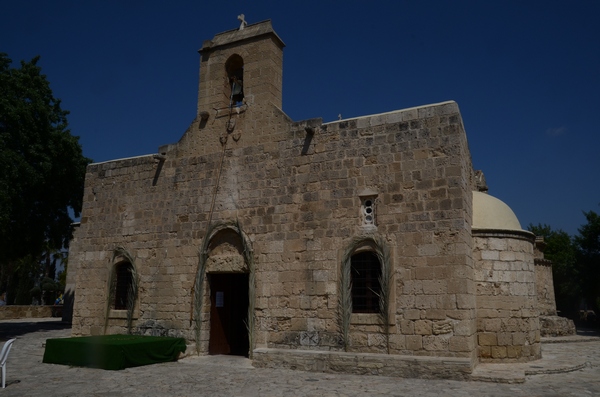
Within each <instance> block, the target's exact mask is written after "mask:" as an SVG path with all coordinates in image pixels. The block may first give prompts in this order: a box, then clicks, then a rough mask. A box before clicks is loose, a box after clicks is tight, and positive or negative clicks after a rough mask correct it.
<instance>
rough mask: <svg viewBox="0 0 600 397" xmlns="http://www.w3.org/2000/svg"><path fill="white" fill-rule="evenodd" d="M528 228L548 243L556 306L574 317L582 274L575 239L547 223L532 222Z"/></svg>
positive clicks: (545, 252)
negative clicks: (534, 223)
mask: <svg viewBox="0 0 600 397" xmlns="http://www.w3.org/2000/svg"><path fill="white" fill-rule="evenodd" d="M527 229H528V230H529V231H530V232H532V233H533V234H535V235H536V236H538V237H543V238H544V242H545V243H546V248H545V250H544V257H545V258H546V259H549V260H551V261H552V278H553V279H554V293H555V297H556V308H557V309H558V310H559V311H561V312H562V313H563V314H566V315H567V316H569V317H574V316H575V315H576V311H577V309H578V306H579V300H580V297H581V274H580V270H579V266H578V262H577V250H576V246H575V244H574V242H573V239H572V238H571V236H570V235H569V234H568V233H566V232H564V231H563V230H561V229H558V230H552V228H551V227H550V226H549V225H546V224H544V225H542V224H538V225H537V226H534V225H532V224H530V225H529V226H528V227H527Z"/></svg>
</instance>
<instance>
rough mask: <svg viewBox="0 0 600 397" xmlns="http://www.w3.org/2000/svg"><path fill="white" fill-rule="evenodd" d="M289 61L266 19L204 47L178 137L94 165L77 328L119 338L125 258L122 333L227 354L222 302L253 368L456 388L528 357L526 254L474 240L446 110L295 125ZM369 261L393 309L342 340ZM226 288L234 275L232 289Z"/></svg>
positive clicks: (77, 265)
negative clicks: (129, 292) (353, 262)
mask: <svg viewBox="0 0 600 397" xmlns="http://www.w3.org/2000/svg"><path fill="white" fill-rule="evenodd" d="M282 49H283V43H282V41H281V40H280V39H279V37H278V36H277V35H276V34H275V32H274V31H273V30H272V27H271V24H270V22H269V21H267V22H262V23H260V24H256V25H250V26H248V27H247V29H245V30H244V31H243V33H236V31H229V32H225V33H223V34H220V35H217V36H215V38H214V39H213V40H212V42H206V43H205V45H204V46H203V48H202V50H201V51H200V53H201V68H200V86H199V96H198V112H197V117H196V119H195V120H194V121H193V122H192V124H191V125H190V127H189V128H188V130H187V131H186V132H185V133H184V134H183V136H182V138H181V139H180V141H179V142H177V143H174V144H170V145H164V146H161V148H160V149H159V153H158V154H155V155H147V156H141V157H135V158H128V159H121V160H114V161H108V162H104V163H97V164H91V165H90V166H89V167H88V169H87V174H86V184H85V191H84V204H83V212H82V218H81V224H80V227H79V228H77V230H76V232H75V236H74V240H73V242H72V243H71V252H70V257H69V270H70V271H69V274H68V280H67V285H68V290H69V291H68V293H71V294H72V293H73V292H74V297H75V302H74V306H73V334H74V335H90V334H100V333H103V332H105V331H106V332H109V333H118V332H127V326H128V324H127V322H128V313H127V311H126V310H123V308H122V307H121V308H117V307H115V302H116V300H115V296H114V292H115V291H116V288H117V287H116V286H115V283H114V282H112V283H111V274H112V273H113V272H114V269H116V265H117V264H118V263H119V261H123V260H127V261H129V260H131V261H133V262H135V263H134V265H135V266H133V267H134V269H135V274H136V277H138V278H137V280H138V291H139V292H138V296H137V303H136V305H135V307H134V308H133V310H132V313H131V327H132V332H134V333H138V334H150V335H176V336H182V337H184V338H186V340H187V341H188V345H189V346H193V347H195V348H197V350H198V352H200V353H201V354H206V353H208V352H209V351H211V350H210V349H214V348H215V347H214V346H215V344H218V343H220V342H219V341H218V338H216V337H215V336H214V333H215V332H219V330H218V325H219V324H222V322H221V321H220V320H222V319H221V317H220V316H221V314H220V313H221V312H220V310H221V308H223V307H225V306H226V305H228V304H229V303H225V302H230V301H227V299H231V300H232V301H235V302H242V303H240V305H241V306H243V307H242V310H238V311H237V312H236V314H235V316H233V317H235V320H236V321H237V323H238V325H239V324H242V323H243V326H242V331H239V329H238V331H237V332H241V334H243V335H241V334H240V335H241V336H240V335H237V339H240V337H241V338H242V339H243V338H246V337H248V344H249V345H250V346H249V348H248V349H247V350H246V351H244V352H241V353H240V352H237V354H244V353H246V352H248V353H252V352H253V353H254V357H253V359H254V364H255V365H256V366H259V367H274V366H284V367H288V368H299V369H310V370H316V371H331V372H337V371H346V372H353V373H373V374H382V375H394V376H409V377H414V376H418V377H438V378H448V379H463V378H465V377H466V375H465V374H468V373H470V371H471V370H472V368H473V366H474V365H475V364H476V362H477V360H478V358H477V355H478V354H479V357H480V358H481V359H484V360H485V359H489V360H513V361H514V360H528V359H533V358H538V357H539V355H540V349H539V322H538V317H537V316H538V312H537V310H538V308H537V304H536V294H537V290H536V278H535V275H534V262H533V251H532V244H531V241H529V240H527V239H522V238H514V235H504V234H502V233H500V235H495V236H488V237H473V234H472V230H471V225H472V224H473V219H472V218H473V196H472V191H473V190H474V189H475V188H476V179H477V178H476V177H475V173H474V172H473V169H472V164H471V155H470V153H469V148H468V144H467V139H466V133H465V130H464V126H463V123H462V119H461V115H460V111H459V109H458V106H457V104H456V103H454V102H444V103H439V104H433V105H427V106H420V107H416V108H411V109H404V110H398V111H393V112H389V113H382V114H377V115H371V116H364V117H359V118H355V119H350V120H339V121H334V122H328V123H323V121H322V119H310V120H304V121H299V122H293V121H292V120H291V119H290V118H289V117H288V116H287V115H286V114H285V113H284V112H283V110H282V109H281V103H282V101H281V99H282V77H281V76H282V62H283V58H282V57H283V51H282ZM234 77H235V79H236V81H240V80H241V81H242V82H243V98H237V99H240V100H239V101H238V100H237V99H236V101H235V103H233V102H234V101H233V96H232V84H233V81H234V80H233V78H234ZM367 199H368V201H369V203H368V204H367V203H366V200H367ZM367 210H369V211H368V212H367ZM367 214H368V216H367ZM119 249H120V250H123V252H127V253H128V255H130V258H129V257H127V255H124V254H121V256H119V257H115V255H114V253H115V252H116V251H115V250H119ZM362 251H371V252H379V254H378V255H379V256H378V258H379V260H381V258H383V256H382V254H381V252H383V251H385V252H386V258H388V259H389V266H390V269H391V270H390V273H389V274H390V275H389V277H388V276H387V275H386V276H385V277H386V280H387V281H389V285H390V290H389V297H390V298H389V302H388V303H389V305H388V306H389V308H388V312H387V313H386V316H382V315H380V314H379V313H352V314H351V316H350V321H349V323H350V324H349V325H347V327H348V328H347V331H348V333H347V334H348V339H347V340H346V339H344V333H343V332H342V331H343V330H342V326H345V325H343V324H345V323H342V322H341V321H340V318H341V315H342V313H345V312H344V310H343V309H344V308H343V307H342V304H341V303H340V297H341V295H342V293H341V291H343V290H342V289H341V286H340V283H341V274H342V272H341V270H342V269H344V267H345V266H348V261H345V258H348V257H350V256H349V255H351V254H353V253H359V252H362ZM224 274H225V275H230V276H231V275H244V276H243V277H246V278H245V279H243V280H244V281H243V285H241V284H236V288H235V289H234V290H233V291H228V292H225V290H226V289H227V286H223V285H218V283H217V282H216V281H215V280H217V279H218V276H219V275H224ZM230 280H234V278H233V277H232V278H231V279H230ZM246 280H247V281H246ZM231 283H233V281H231ZM375 307H377V306H375ZM117 309H118V310H117ZM370 310H371V311H373V309H372V308H371V309H370ZM375 311H377V310H375ZM247 313H249V314H250V316H251V317H249V318H248V317H247ZM384 319H389V324H388V323H387V320H384ZM223 327H225V326H223ZM244 327H249V328H250V329H249V330H248V329H247V328H244ZM224 339H227V337H225V338H224ZM232 339H236V338H232ZM227 343H229V342H227ZM344 350H347V352H345V351H344ZM223 351H227V350H226V349H225V350H223ZM219 352H221V351H219Z"/></svg>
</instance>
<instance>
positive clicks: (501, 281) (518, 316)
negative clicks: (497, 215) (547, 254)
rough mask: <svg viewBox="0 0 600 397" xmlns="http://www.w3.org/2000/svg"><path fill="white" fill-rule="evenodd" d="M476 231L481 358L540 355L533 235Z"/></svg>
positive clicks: (495, 359)
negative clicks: (529, 236) (531, 236)
mask: <svg viewBox="0 0 600 397" xmlns="http://www.w3.org/2000/svg"><path fill="white" fill-rule="evenodd" d="M524 233H526V232H524ZM474 236H475V237H474V246H475V248H474V252H473V257H474V259H475V264H476V265H475V266H476V267H475V280H476V282H477V332H478V345H479V347H478V348H479V357H480V360H481V361H482V362H489V361H492V362H498V361H529V360H534V359H537V358H540V357H541V347H540V326H539V318H538V309H537V291H536V285H535V282H536V280H535V269H534V263H533V244H532V241H531V238H528V237H526V236H521V235H519V234H518V233H511V232H496V233H489V232H488V233H482V232H481V231H474Z"/></svg>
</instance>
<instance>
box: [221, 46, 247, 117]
mask: <svg viewBox="0 0 600 397" xmlns="http://www.w3.org/2000/svg"><path fill="white" fill-rule="evenodd" d="M225 70H226V72H227V79H228V81H229V89H230V94H229V107H230V108H232V107H239V106H241V105H243V103H244V60H243V59H242V57H241V56H239V55H232V56H231V57H229V59H228V60H227V62H226V63H225Z"/></svg>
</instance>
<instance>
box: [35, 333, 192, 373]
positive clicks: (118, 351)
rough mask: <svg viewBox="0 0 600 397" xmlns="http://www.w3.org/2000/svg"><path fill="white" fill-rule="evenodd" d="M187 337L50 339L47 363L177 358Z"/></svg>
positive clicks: (119, 364)
mask: <svg viewBox="0 0 600 397" xmlns="http://www.w3.org/2000/svg"><path fill="white" fill-rule="evenodd" d="M185 347H186V346H185V339H183V338H169V337H160V336H140V335H103V336H84V337H78V338H61V339H48V340H46V350H45V351H44V359H43V362H44V363H50V364H63V365H73V366H77V367H92V368H102V369H111V370H118V369H124V368H128V367H138V366H140V365H148V364H156V363H162V362H166V361H175V360H177V357H178V356H179V353H180V352H184V351H185Z"/></svg>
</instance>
